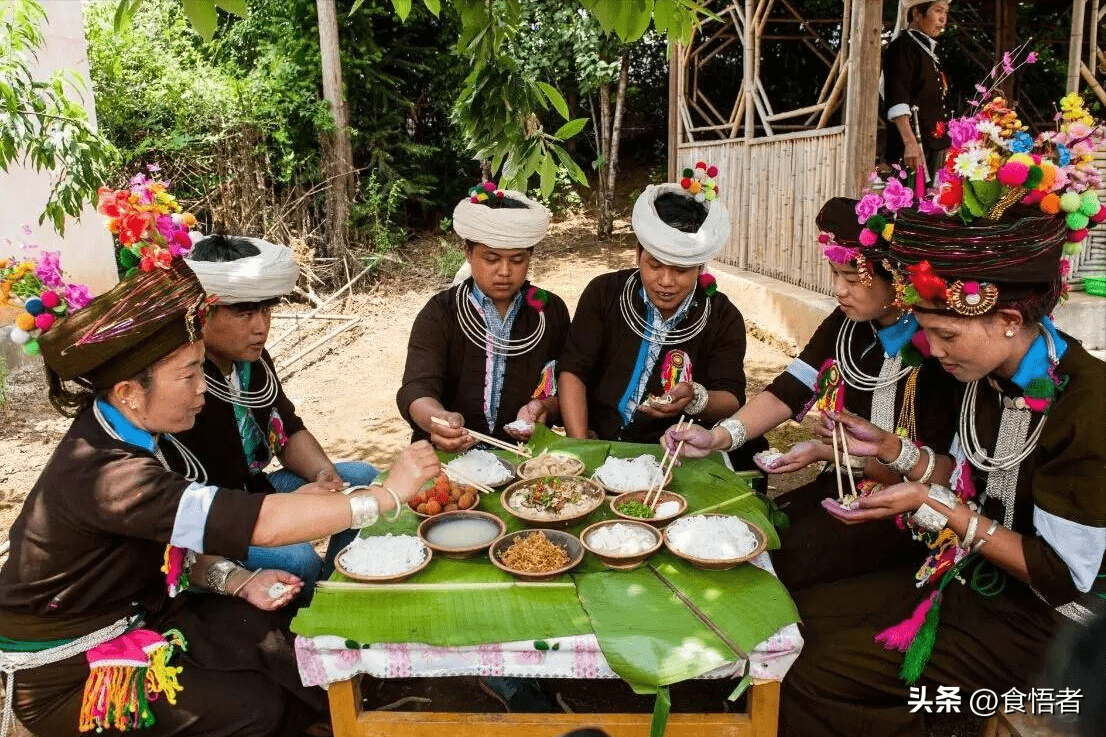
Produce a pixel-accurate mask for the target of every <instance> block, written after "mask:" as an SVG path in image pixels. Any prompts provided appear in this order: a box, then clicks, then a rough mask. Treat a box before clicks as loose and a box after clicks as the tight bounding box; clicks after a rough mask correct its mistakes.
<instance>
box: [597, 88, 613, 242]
mask: <svg viewBox="0 0 1106 737" xmlns="http://www.w3.org/2000/svg"><path fill="white" fill-rule="evenodd" d="M610 150H611V85H610V84H609V83H604V84H603V86H602V87H600V88H599V175H598V179H597V181H596V184H597V185H598V187H597V192H596V194H597V196H598V202H597V203H596V218H595V235H596V236H598V237H599V238H607V237H608V236H610V234H611V230H612V222H611V213H610V210H609V202H608V200H607V167H609V166H610V165H611V161H610Z"/></svg>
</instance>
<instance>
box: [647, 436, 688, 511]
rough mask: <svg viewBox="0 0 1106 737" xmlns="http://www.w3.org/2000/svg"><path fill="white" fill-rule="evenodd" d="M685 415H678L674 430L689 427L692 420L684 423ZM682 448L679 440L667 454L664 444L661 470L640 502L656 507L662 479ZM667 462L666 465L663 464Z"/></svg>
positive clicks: (659, 497)
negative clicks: (674, 447)
mask: <svg viewBox="0 0 1106 737" xmlns="http://www.w3.org/2000/svg"><path fill="white" fill-rule="evenodd" d="M685 418H686V415H680V419H679V421H677V422H676V431H677V432H679V431H680V430H686V429H687V428H689V427H691V425H692V421H691V420H688V421H687V424H686V425H685V424H684V419H685ZM683 449H684V441H683V440H681V441H680V442H679V443H677V444H676V450H675V451H673V452H672V453H671V454H669V448H668V445H667V444H666V445H665V448H664V455H663V456H661V472H660V476H659V478H657V479H656V480H655V481H654V483H653V484H652V485H651V486H650V487H649V491H647V492H645V498H644V499H643V500H642V504H644V505H645V506H647V507H649V508H650V509H652V510H653V511H656V509H657V503H658V502H660V500H661V491H662V490H663V488H662V487H664V480H665V479H666V478H668V474H670V473H672V467H673V466H675V465H676V461H677V460H679V458H680V451H682V450H683ZM666 463H667V464H668V465H667V467H666V466H665V464H666Z"/></svg>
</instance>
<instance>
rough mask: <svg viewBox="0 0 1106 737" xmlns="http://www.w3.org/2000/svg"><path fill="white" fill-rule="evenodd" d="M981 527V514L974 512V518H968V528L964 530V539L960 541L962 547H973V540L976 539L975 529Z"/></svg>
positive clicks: (965, 548)
mask: <svg viewBox="0 0 1106 737" xmlns="http://www.w3.org/2000/svg"><path fill="white" fill-rule="evenodd" d="M978 528H979V515H978V514H973V515H972V518H971V519H970V520H968V529H966V530H965V531H964V539H963V540H961V541H960V547H961V548H963V549H964V550H968V549H969V548H971V547H972V541H973V540H975V531H976V529H978Z"/></svg>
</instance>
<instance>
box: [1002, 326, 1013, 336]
mask: <svg viewBox="0 0 1106 737" xmlns="http://www.w3.org/2000/svg"><path fill="white" fill-rule="evenodd" d="M1003 335H1005V336H1006V337H1007V338H1013V337H1014V328H1010V329H1009V330H1007V331H1006V332H1005V333H1003Z"/></svg>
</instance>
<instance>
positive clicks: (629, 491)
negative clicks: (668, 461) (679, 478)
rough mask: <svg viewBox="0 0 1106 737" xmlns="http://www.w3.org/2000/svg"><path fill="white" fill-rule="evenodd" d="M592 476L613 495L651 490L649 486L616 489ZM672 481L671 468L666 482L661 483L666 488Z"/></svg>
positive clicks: (592, 477)
mask: <svg viewBox="0 0 1106 737" xmlns="http://www.w3.org/2000/svg"><path fill="white" fill-rule="evenodd" d="M623 460H626V459H623ZM590 478H591V480H592V481H594V482H595V483H597V484H599V485H600V486H601V487H603V490H604V491H606V492H607V493H608V494H610V495H611V496H618V495H619V494H629V493H631V492H635V491H649V487H646V488H644V489H616V488H614V487H613V486H607V485H606V484H605V483H603V482H602V481H600V480H599V479H597V478H596V477H595V474H594V473H593V474H592V475H591V477H590ZM671 483H672V469H669V470H668V473H666V474H665V475H664V483H662V484H661V488H662V489H666V488H668V485H669V484H671Z"/></svg>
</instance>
